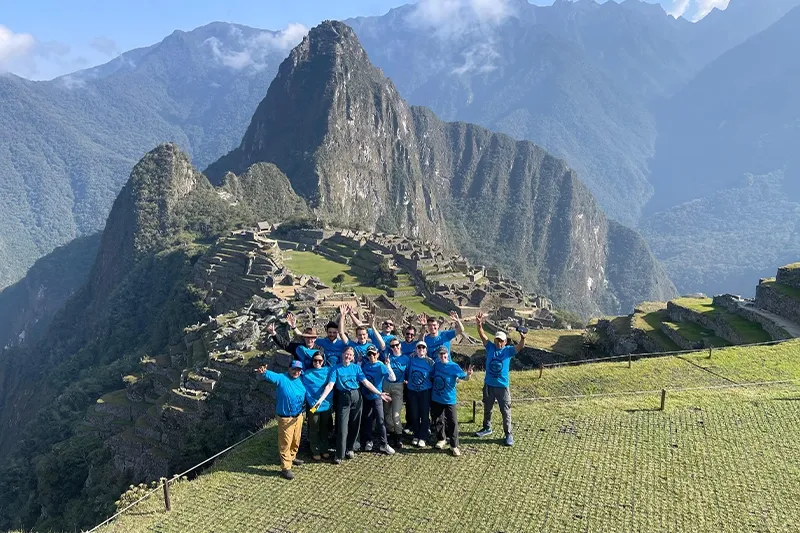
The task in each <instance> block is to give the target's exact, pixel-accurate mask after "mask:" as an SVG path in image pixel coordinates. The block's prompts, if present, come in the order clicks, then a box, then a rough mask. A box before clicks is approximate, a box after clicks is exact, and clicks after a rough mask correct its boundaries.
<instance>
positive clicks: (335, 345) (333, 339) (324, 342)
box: [314, 314, 347, 368]
mask: <svg viewBox="0 0 800 533" xmlns="http://www.w3.org/2000/svg"><path fill="white" fill-rule="evenodd" d="M339 317H340V318H339V322H336V321H335V320H331V321H330V322H328V324H327V325H326V326H325V334H326V335H327V336H326V337H319V338H318V339H317V340H316V342H315V343H314V344H315V345H316V346H318V347H320V348H322V349H323V350H325V364H326V365H327V366H329V367H331V368H332V367H334V366H336V365H338V364H339V361H340V360H341V359H342V352H343V351H344V349H345V348H346V347H347V344H346V343H345V342H344V341H343V340H342V339H341V338H340V337H339V331H340V330H341V314H340V315H339Z"/></svg>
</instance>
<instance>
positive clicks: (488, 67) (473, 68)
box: [452, 41, 500, 75]
mask: <svg viewBox="0 0 800 533" xmlns="http://www.w3.org/2000/svg"><path fill="white" fill-rule="evenodd" d="M499 58H500V54H498V53H497V51H496V50H495V49H494V43H493V42H491V41H489V42H484V43H478V44H476V45H474V46H473V47H471V48H470V49H468V50H467V51H466V52H464V63H463V64H462V65H461V66H458V67H456V68H454V69H453V70H452V73H453V74H458V75H461V74H473V73H474V74H482V73H485V72H491V71H493V70H495V69H496V68H497V67H496V66H495V65H494V61H495V60H497V59H499Z"/></svg>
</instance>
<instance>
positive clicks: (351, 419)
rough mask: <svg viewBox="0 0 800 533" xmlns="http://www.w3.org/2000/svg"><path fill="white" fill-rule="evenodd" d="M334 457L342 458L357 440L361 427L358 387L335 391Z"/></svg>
mask: <svg viewBox="0 0 800 533" xmlns="http://www.w3.org/2000/svg"><path fill="white" fill-rule="evenodd" d="M336 396H337V397H338V401H337V402H336V403H337V405H336V457H338V458H339V459H344V454H345V452H346V451H351V450H352V449H353V445H354V444H355V442H356V441H357V440H358V433H359V429H360V427H361V393H360V392H359V391H358V389H355V390H350V391H340V390H337V391H336Z"/></svg>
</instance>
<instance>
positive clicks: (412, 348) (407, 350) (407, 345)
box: [400, 340, 419, 357]
mask: <svg viewBox="0 0 800 533" xmlns="http://www.w3.org/2000/svg"><path fill="white" fill-rule="evenodd" d="M418 342H419V341H418V340H413V341H411V342H406V341H403V342H401V343H400V353H402V354H403V355H407V356H409V357H413V356H414V353H416V351H417V343H418Z"/></svg>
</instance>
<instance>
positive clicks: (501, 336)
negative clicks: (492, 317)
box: [494, 331, 508, 341]
mask: <svg viewBox="0 0 800 533" xmlns="http://www.w3.org/2000/svg"><path fill="white" fill-rule="evenodd" d="M494 338H495V339H500V340H501V341H507V340H508V337H507V336H506V333H505V332H504V331H498V332H497V333H495V334H494Z"/></svg>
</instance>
